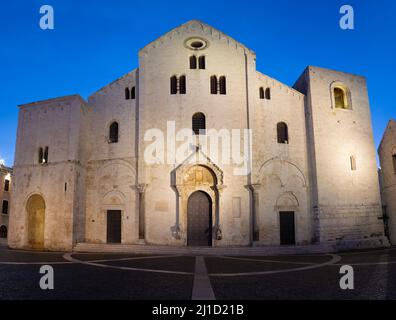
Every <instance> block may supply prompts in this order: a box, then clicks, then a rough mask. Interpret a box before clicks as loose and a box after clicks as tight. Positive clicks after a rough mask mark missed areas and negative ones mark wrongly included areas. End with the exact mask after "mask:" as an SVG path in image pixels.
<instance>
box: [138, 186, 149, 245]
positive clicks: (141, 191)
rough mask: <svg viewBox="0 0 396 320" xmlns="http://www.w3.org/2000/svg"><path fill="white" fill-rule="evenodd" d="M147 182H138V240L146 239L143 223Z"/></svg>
mask: <svg viewBox="0 0 396 320" xmlns="http://www.w3.org/2000/svg"><path fill="white" fill-rule="evenodd" d="M146 187H147V184H144V183H140V184H139V185H138V188H137V189H138V191H139V240H145V239H146V232H145V229H146V225H145V192H146Z"/></svg>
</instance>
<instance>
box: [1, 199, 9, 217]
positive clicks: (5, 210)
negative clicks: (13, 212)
mask: <svg viewBox="0 0 396 320" xmlns="http://www.w3.org/2000/svg"><path fill="white" fill-rule="evenodd" d="M1 213H2V214H8V201H7V200H3V206H2V209H1Z"/></svg>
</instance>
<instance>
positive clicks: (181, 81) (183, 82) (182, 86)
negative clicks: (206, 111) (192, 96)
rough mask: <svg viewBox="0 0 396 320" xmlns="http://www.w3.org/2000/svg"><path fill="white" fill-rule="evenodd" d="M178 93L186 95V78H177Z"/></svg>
mask: <svg viewBox="0 0 396 320" xmlns="http://www.w3.org/2000/svg"><path fill="white" fill-rule="evenodd" d="M179 93H180V94H186V76H180V78H179Z"/></svg>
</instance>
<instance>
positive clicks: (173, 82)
mask: <svg viewBox="0 0 396 320" xmlns="http://www.w3.org/2000/svg"><path fill="white" fill-rule="evenodd" d="M170 93H171V94H176V93H177V77H176V76H172V77H171V78H170Z"/></svg>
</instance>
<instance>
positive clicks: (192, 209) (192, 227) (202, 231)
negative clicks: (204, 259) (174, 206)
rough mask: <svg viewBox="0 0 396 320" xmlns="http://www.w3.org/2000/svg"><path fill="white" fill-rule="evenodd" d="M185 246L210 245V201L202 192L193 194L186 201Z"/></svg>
mask: <svg viewBox="0 0 396 320" xmlns="http://www.w3.org/2000/svg"><path fill="white" fill-rule="evenodd" d="M187 245H188V246H211V245H212V200H211V199H210V197H209V195H208V194H207V193H205V192H203V191H196V192H194V193H193V194H192V195H191V196H190V198H189V199H188V205H187Z"/></svg>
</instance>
